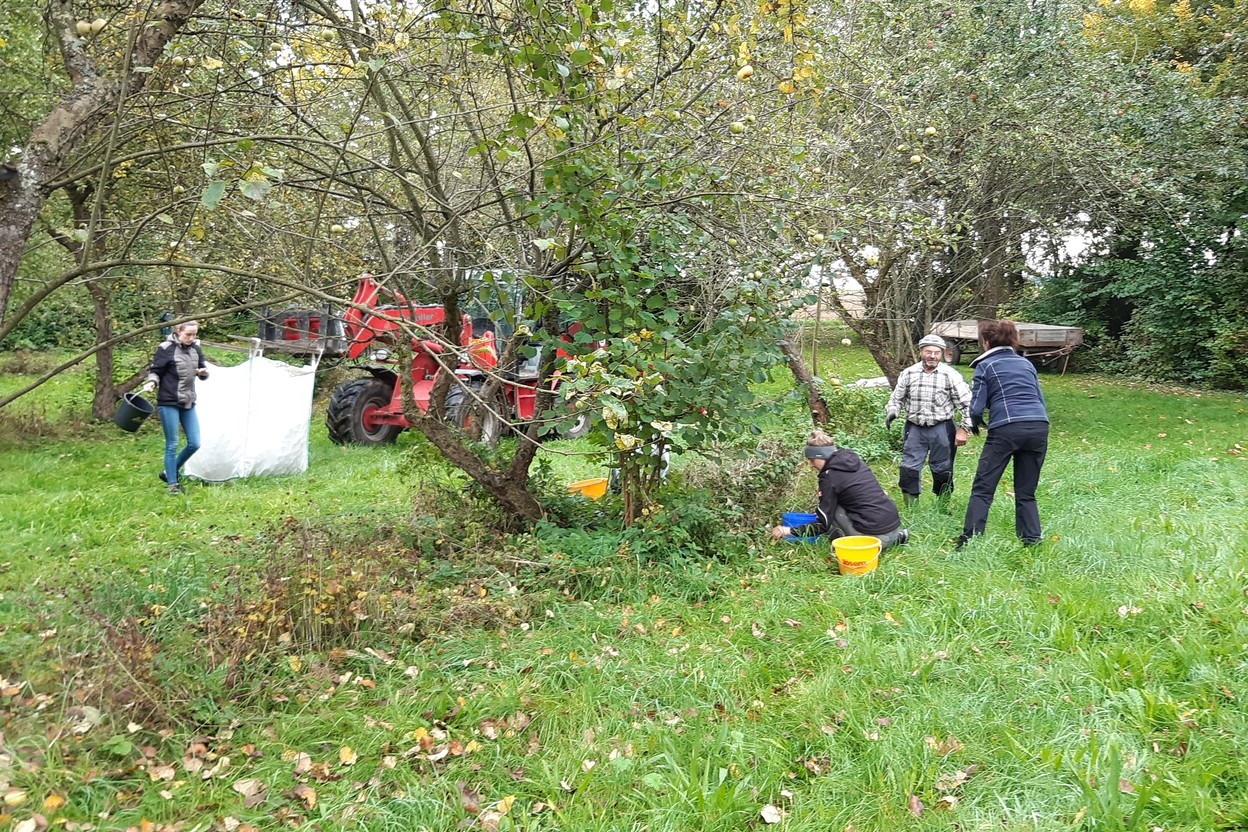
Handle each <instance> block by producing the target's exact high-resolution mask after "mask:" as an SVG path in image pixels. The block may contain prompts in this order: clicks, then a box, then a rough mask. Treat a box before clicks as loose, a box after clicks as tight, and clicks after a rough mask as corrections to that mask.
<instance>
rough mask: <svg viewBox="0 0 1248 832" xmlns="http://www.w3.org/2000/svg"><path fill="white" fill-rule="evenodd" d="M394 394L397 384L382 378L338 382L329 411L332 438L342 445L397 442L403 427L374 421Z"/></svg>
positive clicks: (329, 426) (326, 417)
mask: <svg viewBox="0 0 1248 832" xmlns="http://www.w3.org/2000/svg"><path fill="white" fill-rule="evenodd" d="M393 394H394V387H393V385H392V384H388V383H387V382H386V381H385V379H380V378H356V379H352V380H351V381H347V382H343V383H342V384H340V385H338V388H337V389H336V390H334V394H333V395H332V396H331V397H330V399H329V408H328V409H327V410H326V411H325V426H326V427H327V428H329V438H330V441H332V442H334V443H335V444H338V445H385V444H388V443H390V442H393V441H394V440H395V438H396V437H397V436H398V435H399V434H400V433H402V432H403V428H401V427H399V426H398V425H379V424H376V423H375V422H374V421H373V414H374V413H375V412H376V411H377V410H379V409H381V408H383V407H385V406H386V405H388V404H390V399H391V398H392V397H393Z"/></svg>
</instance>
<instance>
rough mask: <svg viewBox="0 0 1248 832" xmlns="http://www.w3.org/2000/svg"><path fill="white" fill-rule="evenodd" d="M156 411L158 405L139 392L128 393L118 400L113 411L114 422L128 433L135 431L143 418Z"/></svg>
mask: <svg viewBox="0 0 1248 832" xmlns="http://www.w3.org/2000/svg"><path fill="white" fill-rule="evenodd" d="M155 412H156V406H155V405H154V404H152V403H151V402H149V401H148V400H147V399H145V398H143V397H142V396H140V395H139V394H138V393H127V394H126V395H124V396H122V397H121V401H119V402H117V410H115V411H114V412H113V424H114V425H116V426H117V427H119V428H121V429H122V430H124V431H126V432H128V433H134V432H135V431H136V430H138V429H139V426H140V425H142V424H143V420H144V419H146V418H147V417H148V416H151V415H152V414H153V413H155Z"/></svg>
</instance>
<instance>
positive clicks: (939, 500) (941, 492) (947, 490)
mask: <svg viewBox="0 0 1248 832" xmlns="http://www.w3.org/2000/svg"><path fill="white" fill-rule="evenodd" d="M932 491H933V492H935V494H936V508H937V510H939V511H940V513H941V514H948V513H949V498H950V497H952V496H953V472H951V471H945V472H942V473H935V472H933V473H932Z"/></svg>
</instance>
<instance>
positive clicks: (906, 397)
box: [888, 361, 971, 430]
mask: <svg viewBox="0 0 1248 832" xmlns="http://www.w3.org/2000/svg"><path fill="white" fill-rule="evenodd" d="M955 410H956V411H957V412H959V413H961V414H962V419H961V423H962V427H963V428H966V429H967V430H970V429H971V388H970V387H968V386H967V384H966V382H965V381H963V380H962V376H961V375H960V374H959V373H958V371H957V370H955V369H953V368H952V367H950V366H949V365H948V364H945V363H943V362H942V363H940V364H937V365H936V369H935V370H933V371H932V372H930V373H926V372H924V371H923V362H921V361H920V362H919V363H918V364H914V365H912V366H910V367H907V368H906V369H904V370H902V371H901V375H900V376H898V377H897V386H896V387H895V388H893V394H892V395H891V396H889V397H888V412H889V413H904V414H905V416H906V421H907V422H914V423H915V424H916V425H924V426H930V425H935V424H939V423H940V422H944V421H947V420H949V419H952V418H953V413H954V411H955Z"/></svg>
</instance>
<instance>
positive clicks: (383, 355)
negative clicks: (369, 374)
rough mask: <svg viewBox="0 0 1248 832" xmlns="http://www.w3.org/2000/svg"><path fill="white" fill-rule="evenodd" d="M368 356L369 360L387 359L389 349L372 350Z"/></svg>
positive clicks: (388, 358)
mask: <svg viewBox="0 0 1248 832" xmlns="http://www.w3.org/2000/svg"><path fill="white" fill-rule="evenodd" d="M368 358H369V360H370V361H378V362H380V361H389V360H390V350H373V351H372V352H371V353H369V355H368Z"/></svg>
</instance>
